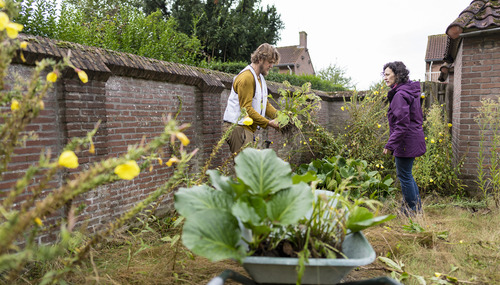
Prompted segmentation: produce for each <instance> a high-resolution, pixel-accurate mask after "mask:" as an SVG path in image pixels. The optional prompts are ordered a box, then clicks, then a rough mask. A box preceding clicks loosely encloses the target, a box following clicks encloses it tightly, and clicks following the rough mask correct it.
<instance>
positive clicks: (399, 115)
mask: <svg viewBox="0 0 500 285" xmlns="http://www.w3.org/2000/svg"><path fill="white" fill-rule="evenodd" d="M387 97H388V98H389V101H390V105H389V110H388V111H387V119H388V121H389V129H390V136H389V141H388V142H387V144H386V145H385V148H386V149H388V150H390V151H392V152H393V154H394V156H397V157H417V156H421V155H423V154H424V153H425V151H426V147H425V135H424V130H423V128H422V123H423V114H422V108H421V106H420V82H416V81H414V82H412V81H408V82H406V83H400V84H399V85H396V86H395V87H393V88H392V89H391V90H390V91H389V93H388V94H387Z"/></svg>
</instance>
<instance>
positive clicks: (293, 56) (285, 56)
mask: <svg viewBox="0 0 500 285" xmlns="http://www.w3.org/2000/svg"><path fill="white" fill-rule="evenodd" d="M299 36H300V39H299V40H300V41H299V45H298V46H286V47H278V52H279V53H280V62H279V63H278V64H275V65H274V66H275V67H277V68H278V69H279V73H289V74H297V75H302V74H312V75H314V74H315V72H314V67H313V64H312V62H311V56H310V55H309V50H308V49H307V33H306V32H300V33H299Z"/></svg>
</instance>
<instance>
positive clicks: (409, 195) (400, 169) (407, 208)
mask: <svg viewBox="0 0 500 285" xmlns="http://www.w3.org/2000/svg"><path fill="white" fill-rule="evenodd" d="M395 160H396V171H397V175H398V179H399V184H401V191H402V192H403V207H402V208H401V210H402V212H403V213H404V214H405V215H407V216H408V215H413V214H415V213H417V212H420V210H421V209H422V202H421V201H420V194H419V192H418V186H417V183H416V182H415V179H414V178H413V174H412V168H413V161H414V160H415V158H414V157H395Z"/></svg>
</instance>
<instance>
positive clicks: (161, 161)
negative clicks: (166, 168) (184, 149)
mask: <svg viewBox="0 0 500 285" xmlns="http://www.w3.org/2000/svg"><path fill="white" fill-rule="evenodd" d="M158 163H159V164H160V165H162V164H163V159H161V157H158Z"/></svg>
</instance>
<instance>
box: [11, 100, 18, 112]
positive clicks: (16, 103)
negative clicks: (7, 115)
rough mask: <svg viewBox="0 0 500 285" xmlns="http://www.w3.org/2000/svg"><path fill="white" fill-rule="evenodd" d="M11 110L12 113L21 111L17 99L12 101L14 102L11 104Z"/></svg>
mask: <svg viewBox="0 0 500 285" xmlns="http://www.w3.org/2000/svg"><path fill="white" fill-rule="evenodd" d="M10 109H11V110H12V111H15V110H19V101H17V100H16V99H12V102H11V103H10Z"/></svg>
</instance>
